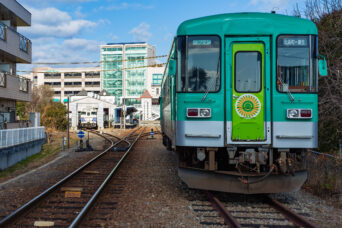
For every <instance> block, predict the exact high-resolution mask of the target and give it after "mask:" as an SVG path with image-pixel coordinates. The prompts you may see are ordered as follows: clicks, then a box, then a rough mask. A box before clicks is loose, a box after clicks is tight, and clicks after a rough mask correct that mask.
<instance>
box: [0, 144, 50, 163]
mask: <svg viewBox="0 0 342 228" xmlns="http://www.w3.org/2000/svg"><path fill="white" fill-rule="evenodd" d="M44 143H45V139H40V140H36V141H32V142H27V143H23V144H20V145H17V146H12V147H7V148H3V149H0V170H4V169H6V168H8V167H11V166H13V165H15V164H17V163H18V162H20V161H21V160H24V159H25V158H28V157H30V156H32V155H34V154H37V153H39V152H40V151H41V150H42V146H43V144H44Z"/></svg>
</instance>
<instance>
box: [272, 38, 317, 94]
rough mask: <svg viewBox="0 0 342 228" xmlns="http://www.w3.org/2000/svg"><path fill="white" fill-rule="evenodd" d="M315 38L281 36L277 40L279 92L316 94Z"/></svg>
mask: <svg viewBox="0 0 342 228" xmlns="http://www.w3.org/2000/svg"><path fill="white" fill-rule="evenodd" d="M316 68H317V37H316V36H303V35H301V36H300V35H281V36H279V37H278V39H277V89H278V91H279V92H288V91H290V92H294V93H312V92H317V69H316Z"/></svg>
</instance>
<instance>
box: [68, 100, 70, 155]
mask: <svg viewBox="0 0 342 228" xmlns="http://www.w3.org/2000/svg"><path fill="white" fill-rule="evenodd" d="M69 100H70V96H69V95H68V149H69V148H70V132H69V131H70V129H69V128H70V118H69V112H70V107H69V104H70V101H69Z"/></svg>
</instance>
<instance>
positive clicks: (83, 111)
mask: <svg viewBox="0 0 342 228" xmlns="http://www.w3.org/2000/svg"><path fill="white" fill-rule="evenodd" d="M69 106H70V113H71V116H70V117H71V129H72V130H77V128H78V127H79V126H80V124H81V121H82V119H84V118H87V117H91V118H92V120H90V121H94V122H95V123H96V126H97V128H98V129H99V130H102V129H103V128H106V127H110V125H111V122H112V121H113V120H114V110H115V107H116V106H115V97H114V96H111V95H110V94H108V93H107V92H106V91H105V90H103V91H101V92H100V93H99V94H95V93H94V92H87V91H85V90H83V91H81V92H79V93H78V94H77V95H75V96H72V97H71V99H70V104H69ZM88 121H89V120H88Z"/></svg>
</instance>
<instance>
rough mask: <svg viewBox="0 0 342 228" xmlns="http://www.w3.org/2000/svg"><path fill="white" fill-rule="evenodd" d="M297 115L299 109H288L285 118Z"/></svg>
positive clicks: (292, 117)
mask: <svg viewBox="0 0 342 228" xmlns="http://www.w3.org/2000/svg"><path fill="white" fill-rule="evenodd" d="M298 117H299V110H298V109H288V110H287V118H289V119H294V118H298Z"/></svg>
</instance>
